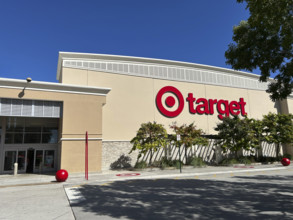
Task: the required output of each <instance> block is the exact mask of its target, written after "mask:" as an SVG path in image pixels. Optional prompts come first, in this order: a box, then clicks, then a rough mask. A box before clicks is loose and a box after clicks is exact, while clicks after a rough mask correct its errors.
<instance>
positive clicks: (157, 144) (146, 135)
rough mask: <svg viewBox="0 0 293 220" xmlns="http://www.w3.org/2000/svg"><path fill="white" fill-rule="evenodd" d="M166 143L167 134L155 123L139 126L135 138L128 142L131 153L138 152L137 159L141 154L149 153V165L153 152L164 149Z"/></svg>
mask: <svg viewBox="0 0 293 220" xmlns="http://www.w3.org/2000/svg"><path fill="white" fill-rule="evenodd" d="M166 141H167V132H166V129H165V128H164V126H163V125H161V124H157V123H156V122H153V123H152V122H148V123H143V124H141V127H140V128H139V130H138V131H137V134H136V136H135V137H134V138H133V139H132V140H131V141H130V142H131V143H132V144H133V147H132V149H131V151H130V152H129V153H131V152H133V151H135V150H138V151H139V154H138V159H139V158H140V157H141V155H142V154H145V153H147V152H148V151H150V160H149V164H151V163H152V158H153V152H156V151H157V150H158V149H159V148H161V147H165V145H166Z"/></svg>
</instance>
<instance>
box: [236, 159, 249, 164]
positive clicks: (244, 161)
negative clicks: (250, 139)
mask: <svg viewBox="0 0 293 220" xmlns="http://www.w3.org/2000/svg"><path fill="white" fill-rule="evenodd" d="M238 162H239V163H243V164H251V159H250V158H249V157H240V158H239V159H238Z"/></svg>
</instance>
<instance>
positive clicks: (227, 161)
mask: <svg viewBox="0 0 293 220" xmlns="http://www.w3.org/2000/svg"><path fill="white" fill-rule="evenodd" d="M237 163H239V162H238V160H236V159H234V158H232V159H231V158H225V159H223V160H222V161H221V162H220V164H221V165H233V164H237Z"/></svg>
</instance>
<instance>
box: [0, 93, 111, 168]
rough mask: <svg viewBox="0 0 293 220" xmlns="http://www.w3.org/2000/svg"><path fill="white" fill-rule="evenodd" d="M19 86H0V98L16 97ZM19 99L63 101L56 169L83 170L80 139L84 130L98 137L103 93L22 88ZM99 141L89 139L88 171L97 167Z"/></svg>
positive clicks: (82, 141) (100, 152) (82, 151)
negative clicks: (76, 92)
mask: <svg viewBox="0 0 293 220" xmlns="http://www.w3.org/2000/svg"><path fill="white" fill-rule="evenodd" d="M20 92H21V90H20V89H9V88H0V94H1V97H2V98H13V99H19V97H18V95H19V93H20ZM22 99H32V100H50V101H61V102H63V114H62V118H61V121H62V123H61V126H60V129H61V132H60V134H61V137H59V138H60V140H61V144H60V147H61V149H60V153H61V155H59V159H60V161H61V163H60V168H61V169H66V170H67V171H68V172H83V171H84V164H85V160H84V151H85V150H84V145H85V144H84V140H74V139H76V138H84V137H85V132H86V131H88V133H89V138H102V106H103V105H104V104H105V103H106V97H105V96H98V95H89V94H72V93H62V92H49V91H33V90H29V89H26V90H25V92H24V96H23V97H22ZM101 156H102V141H101V140H93V141H90V142H89V171H100V170H101Z"/></svg>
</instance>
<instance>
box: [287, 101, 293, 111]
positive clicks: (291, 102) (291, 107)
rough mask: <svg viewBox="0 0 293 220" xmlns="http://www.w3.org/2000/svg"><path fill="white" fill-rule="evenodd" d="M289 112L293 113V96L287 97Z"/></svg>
mask: <svg viewBox="0 0 293 220" xmlns="http://www.w3.org/2000/svg"><path fill="white" fill-rule="evenodd" d="M287 103H288V110H289V113H291V114H293V98H287Z"/></svg>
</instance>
